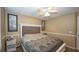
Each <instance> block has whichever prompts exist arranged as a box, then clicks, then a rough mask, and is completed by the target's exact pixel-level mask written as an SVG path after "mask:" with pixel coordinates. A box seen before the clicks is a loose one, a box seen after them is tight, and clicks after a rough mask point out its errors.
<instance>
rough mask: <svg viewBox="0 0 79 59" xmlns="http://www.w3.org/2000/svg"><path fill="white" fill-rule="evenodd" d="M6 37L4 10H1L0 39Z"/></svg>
mask: <svg viewBox="0 0 79 59" xmlns="http://www.w3.org/2000/svg"><path fill="white" fill-rule="evenodd" d="M5 35H6V28H5V9H4V8H1V37H2V38H3V37H4V36H5Z"/></svg>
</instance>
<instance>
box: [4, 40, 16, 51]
mask: <svg viewBox="0 0 79 59" xmlns="http://www.w3.org/2000/svg"><path fill="white" fill-rule="evenodd" d="M6 51H7V52H15V51H16V39H11V40H6Z"/></svg>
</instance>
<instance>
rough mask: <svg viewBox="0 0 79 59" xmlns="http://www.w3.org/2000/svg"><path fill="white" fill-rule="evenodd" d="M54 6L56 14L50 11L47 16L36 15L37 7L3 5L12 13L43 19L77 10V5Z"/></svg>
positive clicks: (78, 9)
mask: <svg viewBox="0 0 79 59" xmlns="http://www.w3.org/2000/svg"><path fill="white" fill-rule="evenodd" d="M56 8H57V10H58V13H57V14H53V13H52V14H51V15H50V16H49V17H44V16H39V15H38V9H39V7H5V10H6V11H7V12H10V13H14V14H21V15H27V16H32V17H36V18H40V19H45V20H46V19H51V18H55V17H57V16H62V15H66V14H71V13H74V12H78V11H79V8H78V7H56Z"/></svg>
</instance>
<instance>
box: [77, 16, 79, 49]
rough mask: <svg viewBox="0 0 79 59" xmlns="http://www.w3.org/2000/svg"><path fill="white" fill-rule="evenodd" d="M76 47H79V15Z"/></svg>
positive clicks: (78, 17)
mask: <svg viewBox="0 0 79 59" xmlns="http://www.w3.org/2000/svg"><path fill="white" fill-rule="evenodd" d="M76 41H77V42H76V45H77V46H76V47H77V49H79V16H77V40H76Z"/></svg>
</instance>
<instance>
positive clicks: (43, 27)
mask: <svg viewBox="0 0 79 59" xmlns="http://www.w3.org/2000/svg"><path fill="white" fill-rule="evenodd" d="M41 26H42V31H45V20H42V21H41Z"/></svg>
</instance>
